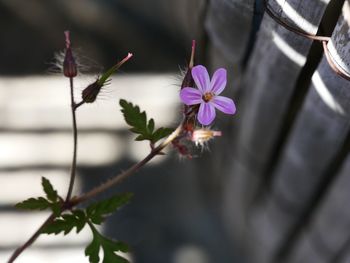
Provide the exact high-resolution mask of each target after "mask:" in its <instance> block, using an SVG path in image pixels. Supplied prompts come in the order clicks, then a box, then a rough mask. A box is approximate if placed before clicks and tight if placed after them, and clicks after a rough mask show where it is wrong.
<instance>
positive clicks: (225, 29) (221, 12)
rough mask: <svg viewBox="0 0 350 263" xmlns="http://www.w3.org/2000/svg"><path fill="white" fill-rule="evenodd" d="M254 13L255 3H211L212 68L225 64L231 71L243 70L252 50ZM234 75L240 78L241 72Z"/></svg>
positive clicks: (248, 0) (208, 23) (207, 25)
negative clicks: (251, 39)
mask: <svg viewBox="0 0 350 263" xmlns="http://www.w3.org/2000/svg"><path fill="white" fill-rule="evenodd" d="M253 11H254V0H245V1H242V0H229V1H225V0H217V1H210V2H209V4H208V7H207V15H206V19H205V28H206V31H207V34H208V38H209V56H210V62H211V64H212V66H214V67H215V66H217V64H222V63H224V64H227V65H229V66H230V67H229V70H232V71H233V70H235V71H238V70H239V65H240V63H242V60H243V57H244V55H245V52H246V49H247V47H248V41H249V37H250V33H251V30H252V25H253V24H252V23H253V18H254V13H253ZM242 29H244V30H242ZM221 66H222V65H221ZM232 68H233V69H232ZM233 73H235V76H236V75H237V72H233Z"/></svg>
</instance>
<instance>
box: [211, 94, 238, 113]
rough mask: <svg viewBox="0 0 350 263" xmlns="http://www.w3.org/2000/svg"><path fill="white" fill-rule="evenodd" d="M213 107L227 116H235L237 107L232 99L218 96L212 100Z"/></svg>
mask: <svg viewBox="0 0 350 263" xmlns="http://www.w3.org/2000/svg"><path fill="white" fill-rule="evenodd" d="M211 103H212V105H213V106H214V107H215V108H217V109H218V110H220V111H222V112H224V113H226V114H235V112H236V106H235V104H234V102H233V100H231V99H230V98H226V97H223V96H216V97H214V98H213V99H212V100H211Z"/></svg>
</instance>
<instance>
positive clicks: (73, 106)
mask: <svg viewBox="0 0 350 263" xmlns="http://www.w3.org/2000/svg"><path fill="white" fill-rule="evenodd" d="M69 83H70V99H71V110H72V121H73V160H72V165H71V170H70V182H69V187H68V192H67V197H66V203H67V202H69V200H70V198H71V196H72V191H73V186H74V181H75V176H76V169H77V147H78V129H77V119H76V109H77V106H76V104H75V101H74V85H73V78H69Z"/></svg>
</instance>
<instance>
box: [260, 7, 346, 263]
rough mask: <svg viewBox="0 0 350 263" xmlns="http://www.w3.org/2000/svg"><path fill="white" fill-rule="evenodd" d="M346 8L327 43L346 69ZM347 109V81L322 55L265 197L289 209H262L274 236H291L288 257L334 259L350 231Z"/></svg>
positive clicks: (329, 260) (308, 260)
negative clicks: (278, 200)
mask: <svg viewBox="0 0 350 263" xmlns="http://www.w3.org/2000/svg"><path fill="white" fill-rule="evenodd" d="M349 11H350V6H349V3H348V2H345V4H344V8H343V12H342V16H341V17H340V19H339V22H338V24H337V27H336V28H335V30H334V33H333V35H332V41H331V42H330V43H329V45H328V46H331V47H333V48H330V50H331V54H332V57H334V58H335V59H336V60H337V63H338V64H339V65H342V67H343V69H344V70H346V71H347V72H350V67H349V65H350V63H349V62H350V53H349V48H350V42H349V41H348V40H349V39H350V29H349V24H350V23H349V22H350V16H349V14H350V12H349ZM349 114H350V82H348V81H346V80H344V79H342V78H340V77H339V76H337V75H335V74H334V72H333V71H332V70H331V69H330V67H329V65H328V63H327V61H326V59H325V58H323V60H322V62H321V64H320V65H319V67H318V69H317V71H316V72H315V73H314V76H313V84H312V87H311V90H310V91H309V93H308V95H307V98H306V102H305V105H304V107H303V109H302V110H301V112H300V114H299V116H300V117H299V118H298V120H297V122H296V125H295V129H294V130H293V132H292V134H291V137H290V140H289V142H288V144H287V147H286V150H285V152H284V153H283V156H282V158H281V159H282V162H281V163H280V165H279V168H278V169H277V170H276V174H275V178H276V180H275V182H274V189H273V192H274V193H275V196H272V197H271V199H270V201H269V202H276V200H272V199H273V198H281V199H283V200H285V201H286V202H287V204H286V205H287V207H288V208H289V209H288V210H289V211H286V209H285V208H281V207H278V206H275V210H269V209H268V210H266V211H265V213H266V214H267V217H269V220H268V221H266V222H265V225H266V224H270V225H273V226H274V227H273V231H274V232H275V233H274V234H273V235H276V236H278V238H277V241H276V242H281V243H282V244H283V241H284V240H285V239H289V240H290V242H289V243H287V244H286V245H284V246H288V247H285V249H286V255H285V256H286V257H288V255H289V256H290V258H289V261H288V262H291V263H292V262H320V263H322V262H333V261H332V260H333V259H334V258H336V257H337V254H338V253H340V251H341V250H342V247H343V246H344V244H345V243H346V242H347V240H348V239H349V237H350V234H349V233H350V231H349V229H350V228H349V227H350V212H349V209H346V205H347V203H348V202H347V200H349V198H350V194H349V187H350V178H349V174H350V159H349V158H348V159H347V161H346V163H345V164H344V165H343V167H342V169H341V171H340V172H338V169H339V167H340V166H341V163H342V161H343V160H344V159H345V154H346V153H347V152H348V151H349V134H350V119H349ZM333 181H335V182H333ZM267 207H272V206H271V205H267ZM280 213H282V214H285V215H288V216H285V217H286V218H285V220H284V221H282V222H278V221H279V220H278V219H276V218H275V217H274V216H273V215H274V214H280ZM256 220H257V221H258V220H259V217H258V218H256ZM263 226H264V225H260V227H263ZM258 228H259V227H258ZM283 262H287V261H286V260H283Z"/></svg>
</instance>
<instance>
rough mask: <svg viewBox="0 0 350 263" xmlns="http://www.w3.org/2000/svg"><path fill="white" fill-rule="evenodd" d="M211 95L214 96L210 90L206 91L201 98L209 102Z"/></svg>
mask: <svg viewBox="0 0 350 263" xmlns="http://www.w3.org/2000/svg"><path fill="white" fill-rule="evenodd" d="M213 97H214V93H212V92H206V93H204V95H203V96H202V99H203V100H204V101H205V102H209V101H210V100H211V99H212V98H213Z"/></svg>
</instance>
